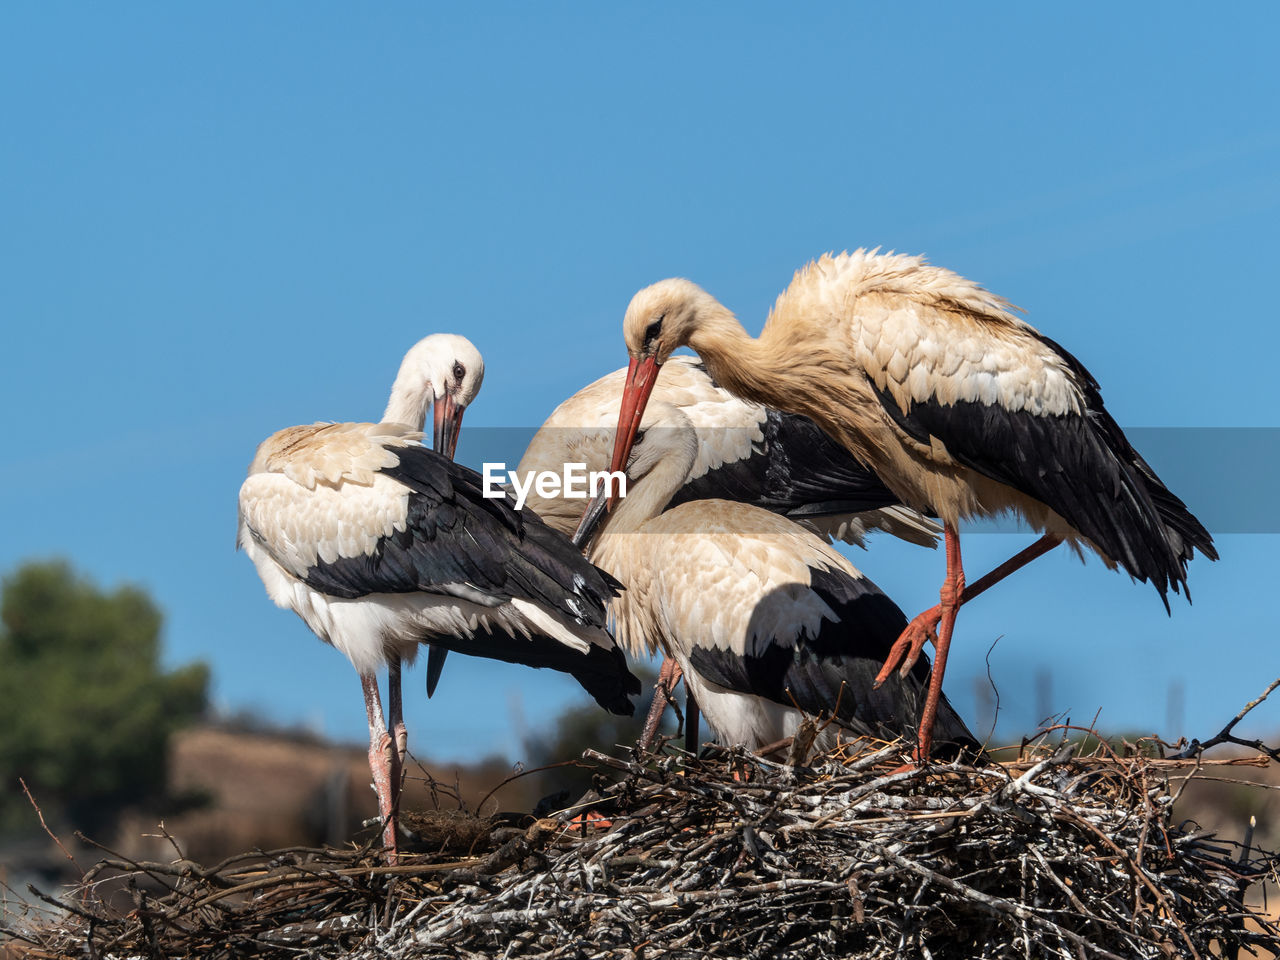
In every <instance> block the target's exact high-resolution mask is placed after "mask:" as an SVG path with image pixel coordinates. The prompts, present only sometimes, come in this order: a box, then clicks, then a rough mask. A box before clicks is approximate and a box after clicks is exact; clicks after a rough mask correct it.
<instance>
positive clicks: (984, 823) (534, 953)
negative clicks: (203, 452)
mask: <svg viewBox="0 0 1280 960" xmlns="http://www.w3.org/2000/svg"><path fill="white" fill-rule="evenodd" d="M900 751H901V747H900V745H898V746H892V747H885V748H881V749H872V748H866V749H863V750H862V751H861V752H859V753H856V754H849V753H841V754H832V755H829V756H826V757H822V758H819V759H818V761H817V762H816V763H815V764H814V765H813V766H811V767H808V768H805V769H794V768H790V767H785V766H782V765H778V764H773V763H769V762H767V761H764V760H760V759H759V758H756V757H752V756H750V755H746V754H741V753H731V754H723V755H721V756H718V757H715V758H712V759H703V760H701V761H695V760H693V759H692V758H689V757H684V756H665V757H659V758H657V759H654V758H648V760H647V761H646V762H645V763H639V762H636V761H634V760H631V759H620V758H618V757H614V756H608V755H605V754H601V753H597V752H595V751H588V754H587V755H586V758H585V761H584V762H588V763H591V764H593V765H595V767H596V770H597V782H598V793H599V798H598V799H594V798H593V800H592V801H591V804H592V806H593V807H594V809H595V810H597V811H599V813H600V815H601V816H603V817H605V818H607V819H606V820H603V821H602V820H599V819H596V818H594V817H593V818H591V819H589V820H587V821H586V823H585V825H584V822H583V818H582V817H581V816H580V815H579V814H580V813H581V809H582V808H581V807H579V808H574V809H570V810H568V811H566V812H565V813H563V814H561V815H559V817H557V818H551V819H543V820H538V821H535V822H533V823H532V824H531V825H529V826H527V827H523V826H521V827H495V826H494V825H492V824H488V823H484V822H481V823H479V824H478V825H477V823H476V822H475V821H474V820H468V819H467V818H458V817H454V818H450V817H447V816H438V817H434V818H426V819H420V820H418V821H417V823H418V827H419V829H420V830H421V831H423V832H424V833H425V832H428V831H429V832H431V834H432V839H431V841H430V842H431V844H432V845H433V847H434V849H435V850H436V852H435V853H433V854H424V855H420V856H418V857H411V858H410V859H412V860H414V861H415V862H411V863H407V864H403V865H400V866H397V867H386V866H382V865H380V863H379V862H378V861H377V860H376V859H375V858H374V857H373V856H371V855H370V854H369V853H368V852H356V851H346V852H343V851H336V850H290V851H280V852H277V853H275V854H272V855H263V854H258V855H254V856H248V855H246V856H243V857H238V858H235V859H233V860H230V861H227V862H225V863H223V864H219V865H218V866H217V867H215V868H212V869H202V868H200V867H198V866H197V865H195V864H192V863H190V862H187V861H181V860H179V861H175V862H174V863H171V864H138V863H132V862H129V861H121V860H115V861H104V862H103V864H100V865H99V867H98V868H95V871H90V876H88V877H87V878H86V880H85V882H84V884H83V885H82V890H81V896H80V897H79V898H78V899H76V900H75V901H73V908H72V909H73V911H74V912H72V913H71V914H69V915H68V916H67V917H66V918H65V919H64V920H62V921H61V922H59V923H57V924H54V925H45V926H38V927H27V928H24V929H19V930H16V931H15V930H12V929H11V930H10V931H9V932H10V934H11V935H14V934H16V935H17V936H18V937H20V938H21V940H22V941H23V942H24V943H26V944H27V945H28V946H29V948H30V955H31V956H33V957H101V958H108V957H133V956H145V957H151V956H155V957H158V956H173V955H176V954H184V955H195V954H198V955H201V956H208V957H232V956H235V957H244V956H256V957H275V956H281V957H283V956H286V955H287V956H295V955H297V954H299V953H306V954H307V955H308V956H320V957H328V956H333V957H337V956H348V955H349V956H354V957H370V958H372V957H375V956H377V957H389V958H393V960H394V958H401V957H403V958H411V957H412V958H419V957H426V958H434V957H477V958H478V957H486V958H488V957H546V958H552V957H556V958H561V957H565V958H568V957H584V958H585V957H617V958H623V957H626V958H635V957H661V956H679V957H685V956H688V957H699V956H708V957H886V958H887V957H895V956H905V955H915V956H931V957H934V958H944V957H965V958H987V957H992V958H994V957H1024V958H1025V957H1071V958H1075V957H1124V958H1131V957H1162V958H1163V957H1209V956H1235V955H1236V953H1237V951H1238V950H1239V949H1241V948H1251V949H1262V950H1271V951H1274V952H1280V929H1277V927H1276V926H1275V925H1274V924H1273V923H1271V922H1270V921H1268V920H1267V919H1266V918H1265V917H1263V916H1261V915H1259V914H1258V913H1257V912H1256V911H1255V910H1253V909H1251V908H1249V907H1247V906H1245V903H1246V902H1247V897H1246V893H1247V890H1248V888H1249V887H1250V886H1251V885H1253V884H1256V883H1260V882H1274V881H1275V880H1276V879H1277V866H1278V864H1280V861H1278V860H1277V857H1276V856H1275V855H1274V854H1270V853H1265V852H1262V851H1259V850H1254V849H1247V848H1244V847H1241V846H1240V845H1239V844H1237V843H1233V842H1229V841H1225V840H1220V839H1215V838H1213V837H1211V836H1206V835H1203V834H1202V833H1198V832H1196V831H1195V829H1194V825H1186V826H1181V825H1177V824H1175V823H1173V822H1171V818H1170V808H1171V806H1172V803H1173V800H1174V794H1175V792H1176V789H1177V787H1178V785H1179V784H1180V783H1181V782H1185V780H1186V778H1187V776H1188V775H1193V774H1194V773H1195V770H1194V769H1193V768H1191V767H1190V766H1189V765H1187V764H1185V763H1180V764H1173V763H1171V762H1170V761H1163V760H1158V759H1152V758H1142V757H1133V758H1118V757H1115V756H1114V755H1111V754H1110V753H1109V752H1107V751H1103V752H1102V753H1100V754H1099V755H1096V756H1091V757H1084V758H1081V757H1077V756H1075V755H1074V751H1073V749H1072V747H1070V746H1063V747H1060V748H1058V749H1057V750H1056V751H1054V752H1052V754H1051V755H1050V753H1049V751H1048V750H1047V749H1046V750H1044V751H1041V753H1040V755H1038V756H1031V757H1027V758H1026V759H1024V760H1022V761H1020V762H1017V763H1010V764H987V765H982V766H971V765H967V764H964V763H955V764H949V765H934V766H931V767H928V768H925V769H911V770H902V769H898V768H897V765H898V763H899V759H900V757H901V752H900ZM1240 762H1255V763H1265V762H1266V758H1265V757H1260V758H1257V759H1256V760H1252V761H1251V760H1249V759H1247V758H1246V759H1245V760H1229V761H1218V763H1240ZM1174 771H1176V772H1174ZM459 842H461V843H462V844H464V845H466V846H468V847H469V849H468V850H466V851H464V852H463V853H462V854H460V853H459V852H457V851H456V847H457V845H458V843H459ZM107 868H112V869H114V870H120V871H124V872H125V873H126V874H127V875H128V877H129V878H130V882H131V883H132V884H133V885H134V893H133V897H134V905H133V908H132V909H129V910H127V911H121V910H109V909H107V908H106V907H105V906H104V905H103V904H101V903H99V902H96V901H95V899H94V898H93V896H92V891H93V889H94V884H95V882H97V881H96V878H95V876H94V875H93V874H94V873H95V872H100V871H101V870H105V869H107Z"/></svg>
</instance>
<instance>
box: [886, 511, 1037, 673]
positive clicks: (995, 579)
mask: <svg viewBox="0 0 1280 960" xmlns="http://www.w3.org/2000/svg"><path fill="white" fill-rule="evenodd" d="M1061 542H1062V538H1061V537H1058V536H1054V535H1053V534H1051V533H1046V534H1045V535H1044V536H1042V537H1041V538H1040V539H1039V540H1037V541H1036V542H1035V543H1033V544H1031V546H1029V547H1027V548H1026V549H1024V550H1021V551H1019V552H1018V553H1016V554H1014V555H1013V556H1012V557H1010V558H1009V559H1008V560H1006V561H1005V562H1004V563H1002V564H1000V566H998V567H996V568H995V569H994V570H992V571H991V572H990V573H988V574H987V575H986V576H984V577H981V578H979V579H978V580H975V581H974V582H973V583H971V584H969V585H967V586H966V587H965V588H964V592H963V593H961V594H960V605H961V606H963V605H964V604H966V603H968V602H969V601H970V600H972V599H973V598H974V597H977V596H978V595H979V594H982V593H984V592H985V591H986V590H987V589H988V588H989V587H992V586H994V585H995V584H997V583H999V582H1000V581H1001V580H1003V579H1004V578H1005V577H1007V576H1008V575H1009V574H1011V573H1013V572H1014V571H1015V570H1018V569H1020V568H1022V567H1025V566H1026V565H1027V564H1028V563H1030V562H1031V561H1032V560H1034V559H1036V558H1037V557H1041V556H1044V554H1046V553H1048V552H1049V551H1050V550H1052V549H1053V548H1054V547H1056V546H1057V545H1058V544H1060V543H1061ZM950 574H951V570H950V565H949V564H948V569H947V575H948V576H950ZM945 589H946V586H945V584H944V586H943V590H945ZM941 621H942V604H938V605H937V606H936V607H930V608H929V609H928V610H926V611H925V612H924V613H922V614H920V615H919V616H918V617H916V618H915V619H914V620H912V621H911V622H910V623H909V624H907V628H906V629H905V630H903V631H902V635H901V636H900V637H898V639H897V641H896V642H895V643H894V645H893V647H892V648H891V649H890V650H889V655H888V656H887V657H885V658H884V666H883V667H881V668H880V672H879V673H878V674H877V675H876V683H875V685H876V686H877V687H879V686H880V684H882V683H884V682H885V680H887V679H889V674H890V673H892V672H893V670H894V668H895V667H897V668H898V673H899V675H900V676H903V677H905V676H906V675H907V674H908V673H909V672H910V671H911V668H912V667H914V666H915V665H916V661H917V660H919V659H920V651H921V650H923V649H924V644H925V641H926V640H931V641H934V643H935V644H936V642H937V636H936V633H935V631H936V630H937V629H938V625H939V623H941Z"/></svg>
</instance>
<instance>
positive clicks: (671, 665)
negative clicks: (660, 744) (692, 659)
mask: <svg viewBox="0 0 1280 960" xmlns="http://www.w3.org/2000/svg"><path fill="white" fill-rule="evenodd" d="M681 676H682V674H681V672H680V664H678V663H676V662H675V660H673V659H671V658H670V657H668V658H667V659H665V660H663V661H662V667H661V668H660V669H659V670H658V682H657V683H655V684H654V685H653V702H652V703H650V704H649V715H648V717H646V718H645V722H644V730H643V731H642V732H641V734H640V740H639V742H638V743H637V744H636V749H637V750H638V751H639V752H640V753H646V752H648V750H649V747H650V745H652V743H653V738H654V737H655V736H656V735H657V733H658V725H659V724H660V723H661V722H662V714H663V713H664V712H666V709H667V704H671V706H672V707H674V708H675V710H676V712H677V713H679V711H680V707H679V706H678V705H677V704H676V702H675V699H674V698H673V697H672V693H673V692H674V691H675V689H676V684H677V683H679V682H680V678H681Z"/></svg>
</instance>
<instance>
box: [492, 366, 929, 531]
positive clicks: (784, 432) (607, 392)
mask: <svg viewBox="0 0 1280 960" xmlns="http://www.w3.org/2000/svg"><path fill="white" fill-rule="evenodd" d="M626 375H627V372H626V370H617V371H614V372H613V373H611V374H608V375H607V376H604V377H601V378H600V379H599V380H596V381H595V382H594V383H591V384H588V385H587V386H585V387H583V388H582V389H581V390H579V391H578V392H577V393H575V394H574V395H573V396H571V397H569V399H567V400H565V401H564V402H563V403H561V404H560V405H559V406H558V407H556V409H555V410H553V411H552V412H551V415H550V416H549V417H548V418H547V419H546V421H545V422H544V423H543V424H542V426H541V427H540V428H539V429H538V432H537V433H536V434H535V435H534V437H533V439H532V440H531V441H530V443H529V446H528V449H526V450H525V453H524V456H523V458H522V459H521V460H520V465H519V466H518V467H517V468H516V473H517V475H518V476H520V477H529V476H530V475H536V474H538V473H540V472H543V471H551V472H556V473H558V472H560V471H561V470H562V469H563V466H564V464H566V463H582V464H585V465H586V469H587V471H602V470H605V469H606V468H607V467H608V466H609V458H610V455H611V453H612V451H613V444H614V435H615V431H614V426H615V424H616V423H617V411H618V401H619V398H620V397H621V396H622V388H623V385H624V383H625V380H626ZM652 400H653V402H655V403H658V402H661V403H669V404H672V405H673V406H675V407H678V408H679V409H680V410H681V411H683V413H684V414H685V415H686V417H687V418H688V420H689V422H690V423H691V424H692V426H693V428H694V429H695V430H696V431H697V435H698V448H697V456H696V458H695V460H694V463H693V467H692V468H691V469H690V471H689V476H688V478H687V479H686V480H685V483H684V484H683V486H681V487H680V489H679V490H676V491H675V493H674V495H673V496H672V498H671V503H672V505H676V504H680V503H685V502H688V501H691V500H708V499H721V500H736V501H740V502H742V503H750V504H754V505H755V506H758V507H762V508H764V509H766V510H771V511H773V512H774V513H781V514H783V515H785V516H788V517H791V518H792V519H793V520H797V521H800V522H802V523H804V524H805V525H806V526H809V527H810V528H812V529H814V530H816V531H817V532H819V533H821V534H823V535H824V536H831V537H833V538H835V539H840V540H844V541H846V542H849V543H857V544H859V545H861V544H862V540H863V537H864V536H866V534H867V533H869V532H871V531H874V530H877V529H879V530H884V531H886V532H888V533H892V534H893V535H894V536H897V537H900V538H902V539H904V540H909V541H911V542H912V543H918V544H922V545H925V546H931V547H932V546H936V545H937V542H938V537H939V536H940V535H941V533H942V530H941V528H940V527H939V526H938V525H937V524H936V523H934V522H933V521H932V520H928V519H926V518H925V517H923V516H921V515H920V514H919V513H917V512H916V511H915V510H911V509H909V508H907V507H903V506H901V505H900V504H899V503H898V499H897V497H896V496H895V495H894V494H893V493H892V492H891V491H890V490H889V488H888V487H886V486H885V485H884V483H882V482H881V480H880V478H879V477H877V476H876V475H875V474H874V473H872V472H871V471H870V470H868V469H867V468H866V467H864V466H862V465H861V464H860V463H858V461H857V460H855V459H854V458H853V457H852V456H851V455H850V454H849V452H848V451H847V450H845V449H844V448H843V447H841V446H839V445H838V444H837V443H835V442H834V441H832V440H831V439H830V438H829V437H827V436H826V434H824V433H823V432H822V431H821V430H819V429H818V428H817V427H816V426H815V425H814V423H813V421H811V420H809V419H807V418H805V417H802V416H800V415H798V414H794V413H786V412H783V411H781V410H776V409H772V408H768V407H764V406H761V405H760V404H758V403H752V402H750V401H747V400H743V399H740V398H739V397H735V396H734V395H733V394H731V393H729V391H727V390H725V389H723V388H722V387H720V386H719V385H717V384H716V382H715V381H714V380H712V379H711V376H710V374H708V373H707V370H706V367H705V366H704V365H703V364H702V363H701V362H700V361H699V360H697V359H696V358H694V357H672V358H671V361H670V362H669V363H668V364H667V365H666V367H665V369H664V370H663V376H662V379H661V381H660V382H659V383H658V384H657V386H656V387H655V388H654V393H653V396H652ZM529 489H530V492H529V495H528V505H529V506H531V507H532V508H533V509H534V510H536V511H537V512H538V515H539V516H541V517H542V518H543V519H544V520H546V521H547V523H548V524H550V525H551V526H553V527H555V528H556V529H557V530H560V531H562V532H564V533H566V534H568V533H572V532H573V531H574V529H575V527H576V526H577V525H578V521H579V520H580V519H581V517H582V501H581V500H576V499H571V498H567V497H565V496H563V495H562V494H563V492H562V491H558V492H557V493H555V494H552V495H542V494H540V493H539V492H538V490H537V488H536V487H530V488H529Z"/></svg>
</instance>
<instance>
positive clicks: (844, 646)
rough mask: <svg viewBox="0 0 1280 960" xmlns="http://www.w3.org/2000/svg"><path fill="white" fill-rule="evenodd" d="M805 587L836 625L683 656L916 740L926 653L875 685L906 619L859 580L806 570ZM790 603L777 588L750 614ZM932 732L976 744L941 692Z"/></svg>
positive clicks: (780, 699)
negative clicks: (742, 650) (901, 674)
mask: <svg viewBox="0 0 1280 960" xmlns="http://www.w3.org/2000/svg"><path fill="white" fill-rule="evenodd" d="M811 586H812V589H813V590H814V592H815V593H817V594H818V595H819V596H820V597H822V599H823V600H824V601H826V603H827V605H828V606H829V607H830V608H831V610H832V612H834V613H835V614H836V616H837V617H838V618H839V622H834V621H831V620H823V621H822V625H821V627H820V628H819V630H818V632H817V634H816V635H814V634H811V633H809V632H808V631H806V632H804V633H802V634H801V635H800V636H799V637H798V638H797V640H796V642H795V643H794V644H788V643H780V642H777V641H776V640H775V639H774V638H773V637H770V636H767V635H759V636H757V638H756V642H755V644H754V645H753V647H752V648H751V649H749V650H748V651H747V653H746V656H739V655H738V654H736V653H733V652H732V651H728V650H724V649H721V648H707V647H702V646H695V647H694V648H693V650H692V651H690V654H689V662H690V664H691V666H693V667H694V669H696V670H697V671H698V672H699V673H701V674H702V675H703V676H704V677H705V678H706V679H708V680H710V681H712V682H713V683H717V684H719V685H720V686H722V687H726V688H727V689H730V690H736V691H738V692H741V693H749V694H754V695H756V696H759V697H764V698H765V699H767V700H772V701H773V702H774V703H780V704H784V705H786V706H794V707H798V708H799V709H800V710H803V711H804V712H805V713H809V714H813V715H815V716H828V715H831V714H832V713H834V714H835V718H836V721H837V722H839V723H841V724H842V725H843V726H845V727H847V728H849V729H851V730H853V731H854V732H856V733H859V734H865V735H871V736H876V737H880V738H883V739H893V738H894V737H904V738H906V739H912V738H914V737H915V735H916V728H917V726H918V723H919V718H920V712H921V710H922V709H923V708H924V701H925V695H926V693H927V692H928V685H929V659H928V657H926V656H923V655H922V656H921V657H920V659H919V660H918V661H917V662H916V664H915V666H914V667H913V668H912V670H911V672H910V673H909V674H908V676H907V677H906V678H903V679H899V678H898V676H897V674H896V673H895V674H894V675H893V676H892V677H891V678H890V680H889V681H887V682H886V683H885V684H884V685H883V686H882V687H881V688H880V689H879V690H876V689H874V684H875V677H876V674H877V673H878V672H879V670H880V667H881V665H882V664H883V663H884V660H885V657H886V656H887V655H888V653H889V648H890V647H891V646H892V645H893V643H894V641H895V640H897V639H898V636H899V634H901V633H902V631H903V629H905V628H906V625H907V618H906V616H905V615H904V614H903V612H902V611H901V610H900V609H899V608H898V606H897V605H896V604H895V603H894V602H893V601H892V600H891V599H889V597H888V596H886V595H885V594H884V593H882V592H881V591H880V589H879V588H878V587H877V586H876V585H875V584H874V583H872V582H871V581H870V580H867V579H865V578H863V579H855V578H854V577H850V576H848V575H847V574H845V573H843V572H841V571H837V570H826V569H822V568H811ZM791 602H792V600H791V599H790V598H789V596H788V595H787V594H786V593H784V592H781V591H779V592H778V593H776V594H773V595H771V596H767V597H765V598H763V599H762V600H761V602H760V603H759V604H758V605H757V607H756V611H757V612H759V611H764V610H767V609H768V605H769V604H772V603H784V604H790V603H791ZM760 615H761V616H763V614H760ZM754 619H755V615H753V620H754ZM771 619H772V618H771ZM750 629H751V628H750V627H748V630H750ZM934 735H935V739H936V740H937V741H938V742H939V743H943V744H945V743H952V744H956V745H960V746H967V747H970V748H976V747H977V745H978V743H977V739H976V738H975V737H974V736H973V734H971V733H970V732H969V730H968V728H967V727H966V726H965V724H964V721H963V720H961V719H960V716H959V715H958V714H957V713H956V712H955V710H954V709H953V708H952V706H951V704H950V702H949V701H948V700H947V698H946V697H945V696H943V698H942V700H941V701H940V702H939V704H938V717H937V721H936V724H935V727H934Z"/></svg>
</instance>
